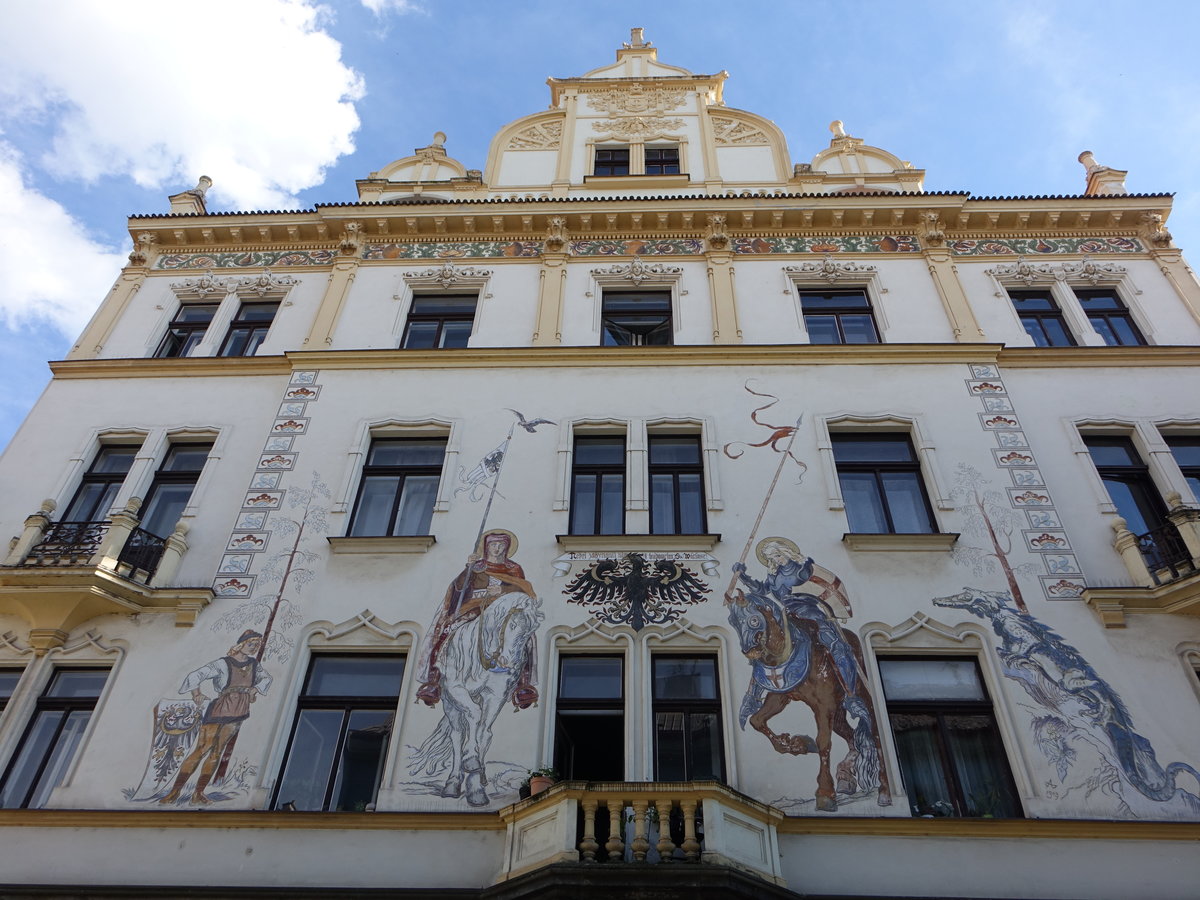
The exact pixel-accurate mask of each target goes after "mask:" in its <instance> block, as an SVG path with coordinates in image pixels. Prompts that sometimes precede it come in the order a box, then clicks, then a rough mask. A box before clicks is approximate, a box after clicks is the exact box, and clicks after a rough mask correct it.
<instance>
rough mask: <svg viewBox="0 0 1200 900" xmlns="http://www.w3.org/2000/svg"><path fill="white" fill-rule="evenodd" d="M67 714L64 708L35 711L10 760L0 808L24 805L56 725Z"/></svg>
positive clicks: (54, 733) (56, 728)
mask: <svg viewBox="0 0 1200 900" xmlns="http://www.w3.org/2000/svg"><path fill="white" fill-rule="evenodd" d="M66 715H67V713H66V712H65V711H64V710H43V711H42V712H39V713H38V714H37V716H36V717H35V718H34V720H33V722H32V723H31V724H30V726H29V729H28V731H27V732H26V733H25V740H24V742H23V743H22V745H21V750H20V752H19V753H18V754H17V757H16V759H15V760H13V763H12V766H11V768H10V769H9V772H8V777H7V778H6V779H5V781H4V788H3V790H0V807H4V808H5V809H13V808H15V807H19V806H24V805H26V804H25V798H26V796H27V795H28V794H29V791H30V789H31V788H32V787H33V784H34V780H35V779H36V778H37V774H38V769H40V768H41V765H42V762H43V761H44V760H45V759H46V755H47V754H48V753H49V752H50V751H51V748H52V746H53V741H54V737H55V735H56V734H57V733H58V728H59V725H61V724H62V722H63V719H64V718H65V717H66Z"/></svg>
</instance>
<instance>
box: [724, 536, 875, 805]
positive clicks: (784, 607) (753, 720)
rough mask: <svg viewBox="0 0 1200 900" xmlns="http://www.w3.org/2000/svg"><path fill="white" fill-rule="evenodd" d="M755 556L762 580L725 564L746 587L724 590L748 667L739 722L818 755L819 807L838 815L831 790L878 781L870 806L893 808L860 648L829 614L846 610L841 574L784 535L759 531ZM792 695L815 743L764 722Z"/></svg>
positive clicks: (782, 747) (795, 750) (786, 748)
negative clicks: (812, 724)
mask: <svg viewBox="0 0 1200 900" xmlns="http://www.w3.org/2000/svg"><path fill="white" fill-rule="evenodd" d="M756 555H757V557H758V559H759V561H760V562H762V563H763V564H764V565H765V566H766V567H767V569H768V575H767V577H766V578H765V579H764V580H762V581H758V580H756V579H754V578H751V577H750V576H749V575H748V574H747V572H746V566H745V564H744V563H740V562H739V563H735V564H734V566H733V570H734V572H735V573H736V576H737V579H738V581H740V583H741V584H742V586H743V587H744V588H746V589H747V590H742V588H736V587H731V589H730V590H729V591H728V592H727V593H726V595H725V604H726V606H727V607H728V609H729V622H730V624H731V625H732V626H733V628H734V630H735V631H736V632H737V633H738V637H739V640H740V642H741V648H742V653H744V654H745V656H746V658H747V659H748V660H749V661H750V665H751V676H750V686H749V688H748V689H747V691H746V695H745V697H744V698H743V699H742V705H741V709H740V710H739V714H738V722H739V724H740V725H741V727H742V728H743V729H744V728H745V727H746V722H747V721H748V722H749V723H750V724H751V726H752V727H753V728H754V729H755V730H756V731H759V732H761V733H762V734H764V735H766V737H767V738H768V739H769V740H770V741H771V746H772V747H774V748H775V750H776V751H778V752H779V753H790V754H793V755H797V756H799V755H804V754H808V753H816V754H817V755H818V757H819V759H820V771H819V773H818V775H817V790H816V795H815V796H816V806H817V809H818V810H820V811H822V812H836V811H837V808H838V799H837V795H838V794H843V795H857V794H862V793H865V792H868V791H871V790H875V789H876V788H877V789H878V795H877V802H878V804H879V805H880V806H889V805H891V802H892V797H891V787H890V785H889V784H888V778H887V770H886V768H885V767H884V766H883V765H882V758H883V751H882V748H881V746H880V743H879V730H878V727H877V724H876V720H875V709H874V704H873V703H872V701H871V695H870V692H869V691H868V690H867V687H866V679H865V677H864V674H863V673H864V672H865V670H866V668H865V664H864V661H863V654H862V645H861V644H860V643H859V640H858V638H857V636H855V635H854V634H852V633H850V632H848V631H846V630H844V629H843V628H842V627H841V625H840V624H839V623H838V621H837V613H838V612H841V613H842V614H844V615H845V616H847V617H848V616H849V614H850V608H849V603H848V601H847V599H846V595H845V593H844V591H843V590H842V585H841V580H840V579H839V578H837V576H836V575H834V574H833V573H832V572H829V571H828V570H827V569H822V568H821V567H820V566H817V565H816V564H815V563H814V562H813V561H812V560H811V559H809V558H808V557H806V556H805V555H804V554H803V553H801V552H800V550H799V548H798V547H797V546H796V544H795V543H793V542H792V541H790V540H788V539H787V538H782V537H769V538H765V539H764V540H762V541H760V542H759V543H758V546H757V548H756ZM802 588H807V590H802ZM747 591H748V593H747ZM834 604H836V605H837V606H838V607H839V609H838V610H835V609H834ZM795 700H798V701H800V702H802V703H804V704H805V705H807V706H808V707H809V709H811V710H812V713H813V718H814V719H815V721H816V726H817V731H816V739H815V740H814V739H813V738H812V737H810V736H809V735H806V734H801V735H792V734H787V733H782V734H780V733H776V732H775V731H773V730H772V729H771V727H770V725H769V724H768V723H769V722H770V720H771V719H773V718H774V717H775V716H777V715H778V714H779V713H781V712H782V711H783V710H784V709H785V708H786V707H787V706H788V704H790V703H791V702H792V701H795ZM852 718H853V719H854V720H855V721H854V724H851V719H852ZM834 734H836V735H838V736H839V737H840V738H842V739H843V740H844V741H845V742H846V745H847V747H848V752H847V753H846V755H845V757H843V758H842V760H841V761H840V762H839V763H838V764H837V767H836V776H837V781H836V784H835V782H834V771H832V770H831V757H832V752H833V735H834Z"/></svg>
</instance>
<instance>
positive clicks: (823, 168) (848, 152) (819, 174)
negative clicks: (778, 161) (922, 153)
mask: <svg viewBox="0 0 1200 900" xmlns="http://www.w3.org/2000/svg"><path fill="white" fill-rule="evenodd" d="M829 130H830V131H831V132H832V133H833V138H832V139H831V140H830V141H829V146H828V147H826V148H825V149H824V150H822V151H821V152H820V153H818V154H817V155H816V156H814V157H813V160H812V162H811V163H809V164H808V165H807V166H803V165H801V166H797V167H796V173H795V179H796V180H797V181H798V182H800V184H802V185H803V186H804V190H805V191H806V192H809V193H819V194H839V193H857V192H873V191H921V190H924V183H925V170H924V169H914V168H913V165H912V163H910V162H908V161H907V160H903V159H900V157H898V156H896V155H895V154H894V153H889V152H888V151H887V150H884V149H882V148H880V147H872V146H870V145H868V144H867V143H866V142H865V141H863V139H862V138H856V137H851V136H850V135H848V134H846V131H845V129H844V128H843V127H842V123H841V122H840V121H834V122H831V123H830V125H829Z"/></svg>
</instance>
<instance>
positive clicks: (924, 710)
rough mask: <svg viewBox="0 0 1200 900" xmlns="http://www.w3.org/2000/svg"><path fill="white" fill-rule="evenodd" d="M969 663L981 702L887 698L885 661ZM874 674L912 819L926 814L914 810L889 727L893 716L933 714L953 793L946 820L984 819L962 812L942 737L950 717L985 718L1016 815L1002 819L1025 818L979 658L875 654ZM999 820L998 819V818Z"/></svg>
mask: <svg viewBox="0 0 1200 900" xmlns="http://www.w3.org/2000/svg"><path fill="white" fill-rule="evenodd" d="M948 661H954V662H970V663H972V664H973V665H974V668H975V675H976V679H977V681H978V684H979V687H980V690H981V691H982V692H983V695H984V696H983V699H981V700H947V699H938V698H923V699H917V700H892V699H890V698H889V697H888V696H887V688H886V682H885V679H884V675H883V667H884V665H886V664H887V663H888V662H948ZM875 667H876V671H877V672H878V673H879V690H880V697H881V698H882V700H883V703H882V707H883V709H884V711H885V713H886V714H887V721H888V731H889V733H890V734H889V737H890V738H891V743H892V751H893V752H894V753H895V757H896V763H897V766H898V768H899V772H900V779H901V784H903V786H904V793H905V796H906V797H908V802H909V812H910V814H911V815H912V816H913V817H918V816H922V815H925V814H924V813H921V812H918V811H917V810H914V809H913V805H914V802H915V799H916V798H915V797H913V796H912V792H911V790H910V788H909V777H908V775H907V773H906V772H905V770H904V764H903V762H902V759H901V754H900V749H899V742H898V741H897V739H896V730H895V726H894V725H893V724H892V716H893V714H896V715H904V714H908V715H913V714H926V715H932V716H933V717H934V718H935V719H936V720H937V725H936V731H935V736H936V743H937V750H938V762H939V764H940V768H941V771H942V775H943V779H944V780H945V782H946V784H947V786H948V787H949V788H950V790H951V792H952V797H951V798H950V799H951V801H952V802H953V803H954V805H955V808H956V812H955V813H954V815H953V816H947V817H946V818H982V817H984V816H969V815H966V814H965V813H964V812H962V811H958V810H964V809H965V808H966V797H965V796H964V794H963V789H962V786H961V784H960V780H961V776H960V775H959V772H958V770H957V769H956V767H955V766H954V764H953V761H952V757H951V754H950V753H949V751H948V748H947V742H946V739H945V736H944V731H945V729H944V723H943V717H945V716H950V715H972V716H978V715H986V716H987V717H988V718H989V719H990V720H991V732H992V736H993V739H994V748H993V749H994V750H995V751H996V754H997V756H996V759H997V761H998V762H1000V763H1003V766H1002V767H1001V768H1002V769H1003V771H1002V772H1001V773H1000V774H1001V775H1002V776H1003V777H1004V778H1005V779H1006V781H1007V787H1008V790H1009V793H1010V795H1011V798H1012V804H1013V806H1014V808H1015V814H1014V815H1011V816H1005V817H1003V818H1025V811H1024V804H1023V803H1022V794H1021V790H1020V788H1019V786H1018V784H1017V778H1016V776H1015V774H1014V769H1013V762H1012V759H1011V758H1010V756H1009V752H1008V746H1007V743H1006V741H1005V729H1004V727H1003V723H1002V720H1001V716H1000V715H998V714H997V710H996V704H995V701H994V700H993V698H992V694H991V691H989V690H988V682H987V678H986V676H985V673H984V667H983V666H982V665H981V664H980V660H979V657H978V656H976V655H974V654H956V653H919V652H917V653H912V654H909V653H904V654H901V653H887V654H878V655H877V656H876V659H875ZM997 818H1000V817H997Z"/></svg>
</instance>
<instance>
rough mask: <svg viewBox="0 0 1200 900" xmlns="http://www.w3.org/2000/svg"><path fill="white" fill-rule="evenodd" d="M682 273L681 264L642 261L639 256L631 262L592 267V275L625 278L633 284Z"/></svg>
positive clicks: (672, 276) (675, 276) (639, 284)
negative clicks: (670, 264)
mask: <svg viewBox="0 0 1200 900" xmlns="http://www.w3.org/2000/svg"><path fill="white" fill-rule="evenodd" d="M682 274H683V268H682V267H681V266H668V265H666V264H664V263H649V264H647V263H644V262H642V260H641V258H640V257H637V256H635V257H634V258H633V261H632V262H629V263H625V264H624V265H622V264H617V265H614V266H604V267H602V268H599V269H592V275H593V276H600V277H602V278H625V279H628V280H629V281H630V282H632V283H633V284H634V285H637V286H639V287H640V286H641V284H642V282H643V281H663V280H666V279H674V278H678V277H679V276H680V275H682Z"/></svg>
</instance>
